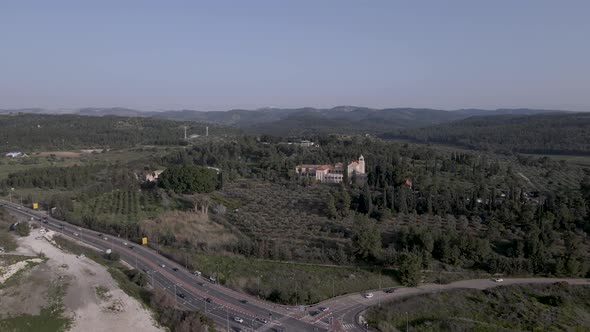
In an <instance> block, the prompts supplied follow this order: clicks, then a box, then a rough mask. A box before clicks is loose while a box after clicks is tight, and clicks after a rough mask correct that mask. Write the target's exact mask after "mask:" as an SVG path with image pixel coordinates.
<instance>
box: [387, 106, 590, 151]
mask: <svg viewBox="0 0 590 332" xmlns="http://www.w3.org/2000/svg"><path fill="white" fill-rule="evenodd" d="M383 137H384V138H405V139H411V140H415V141H418V142H424V143H429V142H433V143H443V144H452V145H458V146H462V147H466V148H469V149H474V150H487V151H494V152H502V153H512V152H522V153H536V154H585V155H587V154H590V113H560V114H537V115H530V116H515V115H501V116H486V117H473V118H469V119H465V120H461V121H457V122H453V123H448V124H441V125H436V126H430V127H424V128H419V129H404V130H399V131H395V132H390V133H388V134H384V135H383Z"/></svg>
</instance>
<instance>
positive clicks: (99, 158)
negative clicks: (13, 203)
mask: <svg viewBox="0 0 590 332" xmlns="http://www.w3.org/2000/svg"><path fill="white" fill-rule="evenodd" d="M177 149H183V147H176V146H170V147H160V146H158V147H156V146H149V147H148V146H139V147H133V148H127V149H114V150H109V151H105V152H103V153H81V152H80V150H75V151H40V152H33V153H30V154H29V156H28V157H24V158H7V157H0V180H2V179H4V178H6V177H7V176H8V174H10V173H13V172H16V171H22V170H26V169H31V168H40V167H49V166H56V167H68V166H74V165H89V164H93V163H124V164H127V163H132V162H135V161H138V160H142V159H146V158H153V157H158V156H163V155H166V154H168V153H170V152H172V151H174V150H177Z"/></svg>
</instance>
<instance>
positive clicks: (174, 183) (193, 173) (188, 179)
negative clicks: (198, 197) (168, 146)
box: [158, 165, 218, 193]
mask: <svg viewBox="0 0 590 332" xmlns="http://www.w3.org/2000/svg"><path fill="white" fill-rule="evenodd" d="M217 179H218V177H217V174H216V172H215V171H214V170H210V169H208V168H205V167H201V166H195V165H182V166H172V167H170V168H168V169H166V170H165V171H164V172H163V173H162V174H161V175H160V177H159V179H158V184H159V185H160V187H162V188H164V189H169V190H172V191H174V192H177V193H209V192H212V191H214V190H215V188H216V187H217Z"/></svg>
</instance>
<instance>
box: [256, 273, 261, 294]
mask: <svg viewBox="0 0 590 332" xmlns="http://www.w3.org/2000/svg"><path fill="white" fill-rule="evenodd" d="M256 275H257V276H258V280H257V281H258V293H256V297H257V298H260V277H261V275H260V274H258V270H256Z"/></svg>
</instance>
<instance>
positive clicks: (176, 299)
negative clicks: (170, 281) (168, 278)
mask: <svg viewBox="0 0 590 332" xmlns="http://www.w3.org/2000/svg"><path fill="white" fill-rule="evenodd" d="M176 308H178V293H176V283H175V284H174V309H176Z"/></svg>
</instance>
